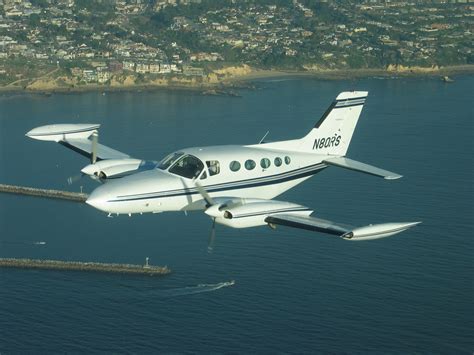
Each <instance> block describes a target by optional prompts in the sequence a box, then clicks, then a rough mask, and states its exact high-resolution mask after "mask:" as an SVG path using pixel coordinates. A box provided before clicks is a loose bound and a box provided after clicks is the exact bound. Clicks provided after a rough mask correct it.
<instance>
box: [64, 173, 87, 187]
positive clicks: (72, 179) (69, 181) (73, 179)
mask: <svg viewBox="0 0 474 355" xmlns="http://www.w3.org/2000/svg"><path fill="white" fill-rule="evenodd" d="M83 177H84V174H78V175H74V176H69V177H68V178H67V184H68V185H72V184H74V183H76V182H78V181H79V180H81V179H82V178H83Z"/></svg>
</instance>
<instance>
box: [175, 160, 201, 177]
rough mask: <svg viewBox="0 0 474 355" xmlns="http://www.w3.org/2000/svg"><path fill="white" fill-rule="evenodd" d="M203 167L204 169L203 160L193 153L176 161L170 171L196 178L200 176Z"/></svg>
mask: <svg viewBox="0 0 474 355" xmlns="http://www.w3.org/2000/svg"><path fill="white" fill-rule="evenodd" d="M202 169H204V164H203V163H202V161H200V160H199V159H198V158H196V157H195V156H193V155H185V156H184V157H182V158H181V159H179V160H178V161H177V162H176V163H174V164H173V166H172V167H171V168H170V169H169V170H168V171H169V172H170V173H172V174H176V175H179V176H182V177H185V178H188V179H194V178H196V177H198V176H199V174H200V173H201V171H202Z"/></svg>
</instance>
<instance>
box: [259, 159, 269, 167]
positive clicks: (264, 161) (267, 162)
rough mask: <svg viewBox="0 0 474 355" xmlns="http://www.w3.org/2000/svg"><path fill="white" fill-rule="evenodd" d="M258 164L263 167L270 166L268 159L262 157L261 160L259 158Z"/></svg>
mask: <svg viewBox="0 0 474 355" xmlns="http://www.w3.org/2000/svg"><path fill="white" fill-rule="evenodd" d="M260 166H261V167H262V168H264V169H267V168H269V167H270V159H267V158H263V159H262V160H260Z"/></svg>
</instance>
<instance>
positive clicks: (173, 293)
mask: <svg viewBox="0 0 474 355" xmlns="http://www.w3.org/2000/svg"><path fill="white" fill-rule="evenodd" d="M234 284H235V281H234V280H232V281H227V282H219V283H217V284H199V285H197V286H187V287H180V288H172V289H169V290H161V291H159V294H158V295H159V296H160V297H177V296H186V295H194V294H196V293H203V292H212V291H216V290H219V289H221V288H223V287H229V286H233V285H234Z"/></svg>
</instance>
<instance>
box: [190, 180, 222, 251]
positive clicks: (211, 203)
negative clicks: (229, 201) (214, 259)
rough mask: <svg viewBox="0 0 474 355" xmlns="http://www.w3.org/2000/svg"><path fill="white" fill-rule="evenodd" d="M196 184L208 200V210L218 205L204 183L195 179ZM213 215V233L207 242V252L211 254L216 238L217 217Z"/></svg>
mask: <svg viewBox="0 0 474 355" xmlns="http://www.w3.org/2000/svg"><path fill="white" fill-rule="evenodd" d="M194 184H195V185H196V189H197V190H198V191H199V193H200V194H201V196H202V197H203V198H204V200H205V201H206V204H207V205H206V207H207V210H209V208H211V207H213V206H217V204H216V202H215V201H214V199H213V198H212V197H211V196H209V193H208V192H207V191H206V190H205V189H204V188H203V187H202V185H201V184H200V183H199V182H197V181H194ZM211 217H212V227H211V234H209V240H208V243H207V252H208V253H209V254H211V253H212V252H213V251H214V242H215V240H216V217H214V216H211Z"/></svg>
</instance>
